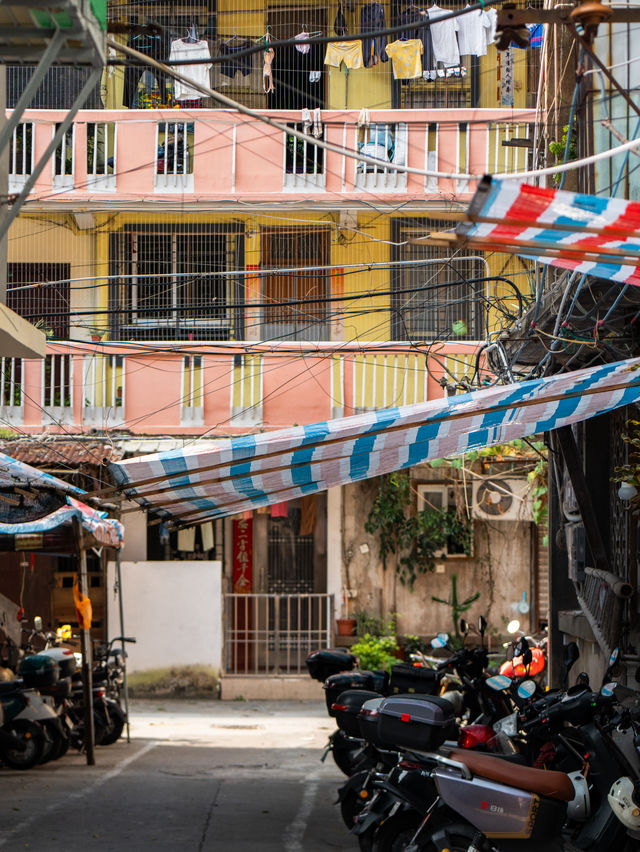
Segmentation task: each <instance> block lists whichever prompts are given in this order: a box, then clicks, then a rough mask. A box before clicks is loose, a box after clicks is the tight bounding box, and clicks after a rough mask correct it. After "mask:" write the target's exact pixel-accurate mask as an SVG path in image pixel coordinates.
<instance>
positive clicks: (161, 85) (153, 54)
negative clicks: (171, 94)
mask: <svg viewBox="0 0 640 852" xmlns="http://www.w3.org/2000/svg"><path fill="white" fill-rule="evenodd" d="M127 46H128V47H133V48H135V49H136V50H139V51H140V53H144V55H145V56H149V57H150V58H151V59H157V60H158V62H166V61H167V56H168V55H169V53H170V51H171V47H170V44H169V40H168V39H167V38H166V37H165V36H146V35H145V36H137V35H134V36H129V40H128V41H127ZM147 70H148V68H145V67H144V66H143V65H127V67H126V68H125V69H124V89H123V92H122V104H123V106H126V107H133V106H135V105H136V96H137V94H138V84H139V83H140V77H142V75H143V74H145V73H146V72H147ZM153 74H154V75H155V78H156V82H157V84H158V89H159V90H160V95H161V96H164V94H165V92H166V87H167V84H168V82H169V78H168V77H167V76H166V75H165V74H162V73H161V72H160V71H155V70H154V71H153Z"/></svg>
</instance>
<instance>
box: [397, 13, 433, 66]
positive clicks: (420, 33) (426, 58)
mask: <svg viewBox="0 0 640 852" xmlns="http://www.w3.org/2000/svg"><path fill="white" fill-rule="evenodd" d="M396 23H397V25H398V26H406V27H407V29H406V30H405V31H404V32H402V33H400V38H401V39H402V40H407V39H412V38H419V39H420V41H421V42H422V69H423V71H424V70H432V69H433V70H435V67H436V59H435V56H434V54H433V39H432V38H431V27H430V26H429V15H428V14H427V12H426V11H425V10H424V9H419V8H418V7H417V6H414V5H413V4H412V5H410V6H407V8H406V9H405V10H404V11H403V12H402V13H401V14H400V15H399V16H398V20H397V21H396ZM411 24H417V25H418V26H417V27H415V26H414V27H411V26H410V25H411Z"/></svg>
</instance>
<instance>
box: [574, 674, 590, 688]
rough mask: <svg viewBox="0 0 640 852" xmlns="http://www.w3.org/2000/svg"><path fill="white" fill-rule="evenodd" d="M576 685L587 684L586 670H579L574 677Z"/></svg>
mask: <svg viewBox="0 0 640 852" xmlns="http://www.w3.org/2000/svg"><path fill="white" fill-rule="evenodd" d="M576 686H589V675H588V674H587V673H586V672H580V674H579V675H578V677H577V678H576Z"/></svg>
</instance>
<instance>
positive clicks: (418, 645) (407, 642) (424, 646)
mask: <svg viewBox="0 0 640 852" xmlns="http://www.w3.org/2000/svg"><path fill="white" fill-rule="evenodd" d="M402 638H403V642H402V644H403V645H404V657H405V660H407V662H408V661H410V660H411V654H423V653H424V652H425V651H429V650H430V649H431V646H430V645H429V643H428V642H426V641H425V640H424V639H421V638H420V637H419V636H416V635H415V634H414V633H407V635H406V636H403V637H402Z"/></svg>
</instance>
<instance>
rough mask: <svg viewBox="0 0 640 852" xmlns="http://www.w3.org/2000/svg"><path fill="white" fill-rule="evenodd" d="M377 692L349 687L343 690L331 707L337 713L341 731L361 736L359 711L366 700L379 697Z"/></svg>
mask: <svg viewBox="0 0 640 852" xmlns="http://www.w3.org/2000/svg"><path fill="white" fill-rule="evenodd" d="M379 697H380V696H379V694H378V693H377V692H371V691H370V690H368V689H347V690H346V692H341V693H340V695H339V696H338V698H337V700H336V701H335V703H334V704H333V707H332V708H331V709H332V710H333V712H334V714H335V719H336V722H337V723H338V727H339V728H340V730H341V731H344V732H345V734H347V736H349V737H358V738H359V737H360V736H361V734H360V724H359V722H358V713H359V712H360V708H361V707H362V705H363V704H364V703H365V701H370V700H371V699H372V698H379Z"/></svg>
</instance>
